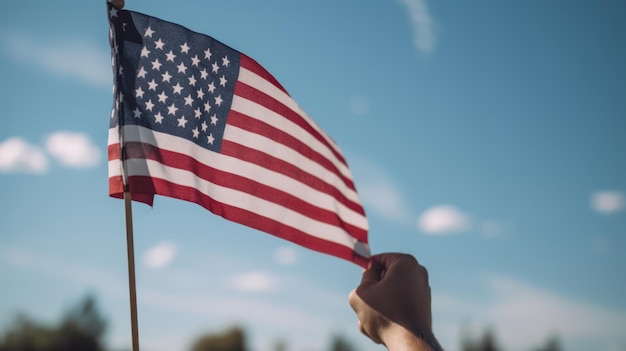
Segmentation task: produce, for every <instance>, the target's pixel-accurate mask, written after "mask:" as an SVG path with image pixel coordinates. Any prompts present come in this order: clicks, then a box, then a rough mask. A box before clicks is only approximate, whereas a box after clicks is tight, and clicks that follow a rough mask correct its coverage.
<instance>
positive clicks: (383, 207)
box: [350, 158, 413, 223]
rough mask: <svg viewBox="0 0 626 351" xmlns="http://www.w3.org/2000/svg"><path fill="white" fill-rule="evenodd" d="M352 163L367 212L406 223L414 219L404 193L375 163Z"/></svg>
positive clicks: (358, 160) (356, 161) (355, 159)
mask: <svg viewBox="0 0 626 351" xmlns="http://www.w3.org/2000/svg"><path fill="white" fill-rule="evenodd" d="M351 160H352V161H353V162H350V167H351V168H352V170H353V172H354V174H355V179H356V185H357V190H358V192H359V196H360V198H361V201H362V202H363V205H364V207H365V208H366V210H368V211H369V210H371V211H372V212H374V213H376V214H378V215H379V216H382V217H383V218H385V219H387V220H390V221H393V222H397V223H405V222H407V221H410V219H411V218H413V215H412V214H411V210H410V207H409V205H408V204H407V202H406V201H405V199H404V197H403V196H402V191H401V190H400V189H399V187H398V186H397V185H396V184H395V183H394V181H393V180H392V179H391V177H389V176H388V175H387V174H386V173H385V172H384V171H383V170H382V169H381V168H379V167H378V166H376V165H374V164H373V163H371V162H369V161H366V160H363V159H358V158H352V159H351Z"/></svg>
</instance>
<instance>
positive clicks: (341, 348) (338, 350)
mask: <svg viewBox="0 0 626 351" xmlns="http://www.w3.org/2000/svg"><path fill="white" fill-rule="evenodd" d="M330 345H331V347H330V351H354V347H353V346H352V345H351V344H350V343H349V342H348V340H346V339H345V338H344V337H343V336H341V335H335V336H334V337H333V338H332V341H331V344H330Z"/></svg>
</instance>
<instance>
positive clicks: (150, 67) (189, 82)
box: [109, 9, 240, 152]
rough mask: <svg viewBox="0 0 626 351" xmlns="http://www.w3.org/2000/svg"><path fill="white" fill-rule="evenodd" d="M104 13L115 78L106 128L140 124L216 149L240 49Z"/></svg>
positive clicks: (143, 19)
mask: <svg viewBox="0 0 626 351" xmlns="http://www.w3.org/2000/svg"><path fill="white" fill-rule="evenodd" d="M109 16H110V17H111V23H112V24H113V28H112V31H114V33H113V32H111V38H110V39H111V40H112V44H113V52H114V55H113V56H114V57H113V67H114V75H115V77H116V81H117V82H116V86H115V87H114V94H115V106H114V109H113V113H112V120H111V126H115V125H116V124H117V123H120V124H121V125H128V124H134V125H140V126H143V127H146V128H149V129H152V130H154V131H157V132H163V133H168V134H171V135H175V136H178V137H181V138H185V139H187V140H189V141H192V142H194V143H196V144H197V145H199V146H202V147H204V148H207V149H209V150H213V151H216V152H219V151H220V149H221V145H222V138H223V135H224V128H225V127H226V118H227V116H228V111H229V110H230V106H231V103H232V99H233V91H234V87H235V82H236V81H237V77H238V74H239V58H240V53H239V52H237V51H236V50H233V49H232V48H230V47H228V46H226V45H224V44H222V43H220V42H219V41H217V40H215V39H213V38H211V37H209V36H206V35H203V34H200V33H196V32H193V31H190V30H188V29H186V28H184V27H182V26H179V25H177V24H174V23H170V22H165V21H161V20H158V19H155V18H152V17H149V16H146V15H142V14H138V13H135V12H132V13H131V12H127V11H116V10H114V9H113V10H112V11H111V12H110V13H109ZM115 54H117V55H115ZM117 60H119V62H116V61H117Z"/></svg>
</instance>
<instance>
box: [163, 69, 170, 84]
mask: <svg viewBox="0 0 626 351" xmlns="http://www.w3.org/2000/svg"><path fill="white" fill-rule="evenodd" d="M161 77H163V81H164V82H168V83H170V79H171V78H172V76H171V75H170V74H169V72H168V71H165V73H163V74H161Z"/></svg>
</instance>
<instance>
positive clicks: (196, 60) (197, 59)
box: [191, 55, 200, 67]
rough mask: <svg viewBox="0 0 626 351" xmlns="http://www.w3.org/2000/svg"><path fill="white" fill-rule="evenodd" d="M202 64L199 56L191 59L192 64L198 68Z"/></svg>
mask: <svg viewBox="0 0 626 351" xmlns="http://www.w3.org/2000/svg"><path fill="white" fill-rule="evenodd" d="M199 63H200V59H199V58H198V55H196V56H194V57H192V58H191V64H192V65H194V66H196V67H198V64H199Z"/></svg>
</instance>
